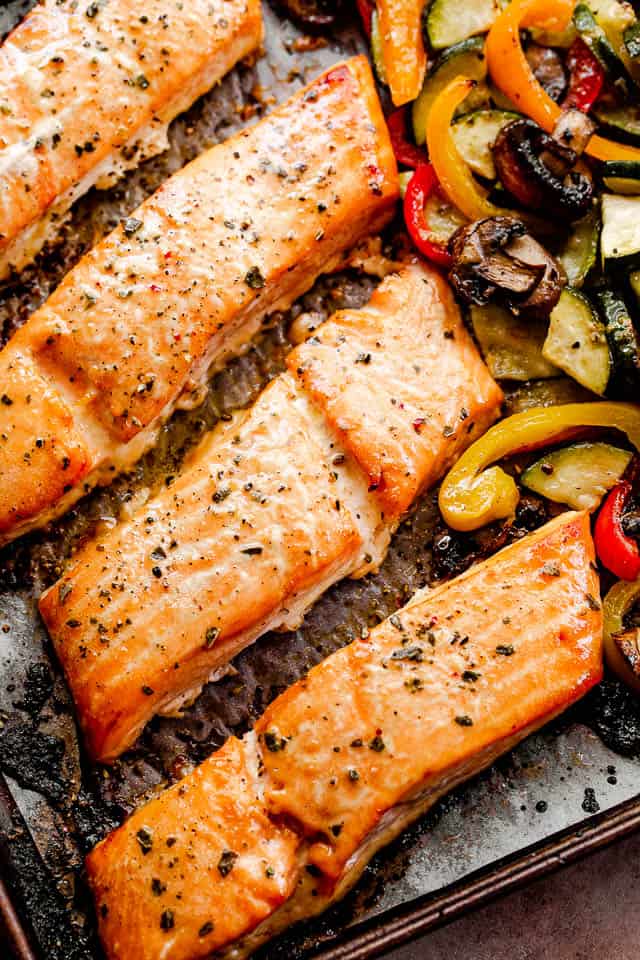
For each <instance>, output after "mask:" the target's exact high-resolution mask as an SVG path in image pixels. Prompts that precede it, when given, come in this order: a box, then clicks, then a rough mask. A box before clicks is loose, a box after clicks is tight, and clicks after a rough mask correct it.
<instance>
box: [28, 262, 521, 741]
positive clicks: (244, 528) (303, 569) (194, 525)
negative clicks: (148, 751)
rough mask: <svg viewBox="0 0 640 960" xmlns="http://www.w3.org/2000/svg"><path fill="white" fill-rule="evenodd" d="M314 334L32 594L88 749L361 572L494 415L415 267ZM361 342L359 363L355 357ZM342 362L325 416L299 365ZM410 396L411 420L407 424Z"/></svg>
mask: <svg viewBox="0 0 640 960" xmlns="http://www.w3.org/2000/svg"><path fill="white" fill-rule="evenodd" d="M393 330H396V331H397V335H394V333H393ZM405 331H406V332H405ZM408 331H411V336H410V335H409V333H408ZM315 339H317V341H318V343H317V344H316V345H315V346H313V347H309V349H312V350H313V365H312V367H311V368H309V367H308V359H307V358H308V351H307V346H308V345H303V346H301V347H299V348H297V349H296V350H294V351H292V354H291V355H290V361H291V362H290V364H289V366H290V370H289V371H288V372H286V373H283V374H282V375H281V376H280V377H278V378H277V379H276V380H275V381H273V382H272V383H271V384H270V385H269V386H268V387H267V389H266V390H265V391H264V392H263V394H262V395H261V396H260V398H259V399H258V400H257V402H256V403H255V404H254V405H253V407H251V408H250V409H249V410H248V411H246V412H244V413H242V414H241V415H240V416H238V417H237V418H236V419H235V420H234V421H232V422H231V423H228V424H222V425H219V426H218V428H216V429H215V430H214V431H212V432H211V434H209V436H207V437H206V438H205V439H204V440H203V441H202V443H201V444H200V445H199V446H198V447H197V448H196V450H195V453H194V454H193V456H192V457H191V460H190V462H189V463H188V464H186V465H185V467H184V469H183V471H182V473H181V474H180V476H179V478H178V479H177V480H176V481H175V482H174V483H173V484H172V485H171V486H170V487H169V488H168V489H165V490H162V492H161V493H159V494H158V495H157V496H156V497H155V498H154V499H153V500H151V501H150V502H149V503H147V504H146V505H145V506H144V508H143V509H142V510H140V512H139V513H138V514H136V515H135V516H134V517H133V518H132V519H131V520H130V521H128V522H127V523H124V524H121V525H119V526H117V527H116V528H114V529H113V530H112V531H110V533H108V534H107V536H106V537H105V538H103V539H102V540H100V541H98V542H95V543H90V544H88V545H87V546H86V547H84V548H83V549H82V550H81V551H80V552H79V554H77V556H76V558H75V560H74V564H73V567H72V568H71V569H70V570H69V572H68V573H67V574H66V575H65V576H64V577H63V578H62V579H61V580H60V581H59V582H58V583H57V584H54V586H53V587H51V588H50V589H49V590H48V591H47V592H46V593H45V594H44V595H43V596H42V598H41V601H40V610H41V613H42V616H43V617H44V620H45V623H46V625H47V627H48V630H49V633H50V635H51V637H52V640H53V642H54V645H55V648H56V652H57V654H58V656H59V658H60V660H61V663H62V665H63V667H64V670H65V673H66V676H67V680H68V682H69V685H70V688H71V691H72V693H73V696H74V699H75V703H76V708H77V714H78V717H79V720H80V723H81V726H82V728H83V730H84V734H85V737H86V740H87V743H88V747H89V750H90V752H91V753H92V754H93V756H95V757H96V758H99V759H101V760H109V759H113V758H114V757H115V756H117V755H118V754H119V753H120V752H122V750H124V749H126V748H127V747H128V746H130V745H131V744H132V742H133V741H134V739H135V737H136V736H137V735H138V733H139V732H140V730H141V729H142V727H143V726H144V724H145V723H146V722H147V721H148V720H149V719H150V718H151V716H153V715H154V713H157V712H167V711H172V710H175V709H176V707H177V706H178V705H179V704H180V702H181V701H183V700H184V699H185V697H189V696H190V697H193V696H194V695H195V694H196V693H197V692H199V690H200V688H201V687H202V684H203V683H205V682H206V681H207V679H209V678H211V677H213V676H215V675H216V672H217V671H219V670H220V668H222V667H224V666H225V665H226V664H227V663H228V662H229V660H230V659H231V658H232V657H233V656H234V655H235V654H236V653H237V652H238V651H239V650H240V649H242V648H243V647H244V646H246V645H247V644H248V643H251V642H252V641H253V640H255V639H256V638H257V637H258V636H260V635H261V634H262V633H264V632H266V631H267V630H269V629H274V628H288V629H292V628H295V627H296V626H298V625H299V623H300V621H301V619H302V617H303V615H304V613H305V611H306V609H307V608H308V607H309V606H310V604H312V603H313V602H314V601H315V599H316V598H317V597H318V596H319V595H320V594H321V593H322V592H323V591H324V590H326V589H327V587H328V586H329V585H330V584H331V583H333V582H335V581H336V580H339V579H341V578H342V577H344V576H348V575H354V574H360V575H361V574H362V573H364V572H367V571H369V570H372V569H375V568H376V567H377V566H378V565H379V564H380V562H381V561H382V558H383V556H384V552H385V550H386V547H387V545H388V542H389V538H390V536H391V533H392V531H393V530H394V529H395V526H396V525H397V523H398V521H399V519H400V515H401V512H402V509H404V508H405V507H407V506H408V505H409V504H410V503H411V500H412V499H413V497H414V496H415V495H416V494H417V493H418V492H420V491H421V490H422V489H424V488H425V486H426V485H427V484H431V483H433V482H434V481H435V480H436V479H437V478H438V476H440V475H441V474H442V473H443V472H444V471H445V470H446V468H447V466H448V465H449V463H450V461H451V460H452V458H454V457H455V456H456V455H457V454H458V453H459V452H460V451H461V450H462V449H464V447H465V446H466V445H467V444H468V443H469V442H470V440H471V439H472V438H473V437H475V434H476V433H480V432H482V431H483V430H484V429H485V428H486V427H487V426H488V425H489V424H490V423H491V422H493V420H494V419H495V417H496V416H497V413H498V410H499V405H500V402H501V399H502V394H501V392H500V390H499V388H498V387H497V386H496V384H495V383H494V381H493V380H492V378H491V376H490V375H489V373H488V371H487V370H486V368H485V366H484V364H483V362H482V360H481V359H480V357H479V355H478V353H477V351H476V350H475V347H474V346H473V344H472V342H471V340H470V338H469V335H468V334H467V332H466V331H465V328H464V326H463V324H462V321H461V318H460V313H459V311H458V308H457V306H456V305H455V303H454V301H453V299H452V297H451V296H450V294H449V292H448V288H447V287H446V284H445V283H444V281H443V280H442V278H441V277H440V276H439V275H438V274H437V273H436V272H435V271H434V270H432V269H430V268H429V267H427V266H426V265H421V264H417V263H416V264H413V265H410V266H407V267H406V268H405V269H404V270H403V271H402V272H401V273H399V274H395V275H391V276H389V277H388V278H387V279H386V280H385V281H383V283H382V284H381V285H380V286H379V287H378V289H377V290H376V292H375V293H374V294H373V296H372V298H371V301H370V303H369V305H368V306H367V307H365V308H363V309H361V310H347V311H343V312H341V313H338V314H337V315H335V316H334V318H333V319H330V320H328V321H327V323H326V324H325V325H324V326H323V327H322V328H321V329H320V330H319V331H318V333H317V337H316V338H315ZM363 344H365V345H368V347H370V349H371V354H372V356H371V362H367V363H364V362H360V361H358V360H357V353H358V350H359V349H360V347H361V346H362V345H363ZM321 345H323V346H322V349H320V347H321ZM354 357H356V360H355V361H354V359H353V358H354ZM343 364H347V365H348V366H349V369H356V370H363V371H365V372H366V376H364V377H361V376H360V375H359V374H358V375H357V380H354V383H355V386H354V388H353V389H349V386H348V378H347V377H346V376H345V378H344V383H345V384H346V385H347V387H346V389H344V390H343V393H342V399H341V408H340V409H341V411H342V413H341V414H339V415H336V416H335V417H334V416H333V414H332V413H331V412H329V414H327V412H326V405H325V404H324V403H316V402H315V400H316V397H315V395H313V394H312V396H311V397H310V396H309V394H308V392H307V391H306V390H305V383H306V380H307V377H312V373H310V370H312V371H313V372H315V373H317V375H318V378H320V379H323V382H324V383H331V382H332V378H333V377H334V375H335V376H336V377H337V378H338V381H339V377H340V370H341V366H342V365H343ZM354 376H355V375H354ZM314 382H315V381H314ZM330 389H331V388H330V387H329V388H328V390H329V392H330ZM336 389H337V390H338V389H339V387H338V385H337V384H336ZM445 391H447V392H448V394H449V399H448V400H447V402H446V403H444V404H443V394H444V393H445ZM323 396H324V395H323ZM398 398H402V400H401V402H402V403H406V405H407V409H406V410H404V411H403V412H402V413H401V414H396V412H395V411H396V407H395V406H394V404H395V403H396V401H397V399H398ZM412 404H413V405H417V407H418V408H419V410H420V412H421V416H422V417H423V419H424V420H425V422H429V424H430V427H429V430H428V432H426V433H425V434H423V433H421V432H416V431H415V430H414V429H413V427H411V425H410V424H411V421H412V418H414V416H415V411H414V409H413V406H412ZM463 407H464V408H465V416H464V417H462V416H460V415H459V412H460V410H461V409H462V408H463ZM367 409H368V410H370V411H372V417H371V418H370V419H369V418H368V417H366V416H364V414H363V411H366V410H367ZM454 413H455V416H454V415H453V414H454ZM449 420H451V427H450V429H449V428H447V429H446V430H445V429H444V424H445V423H448V421H449ZM336 424H337V425H338V428H339V429H336ZM473 427H475V430H474V429H472V428H473ZM342 428H344V429H342ZM345 431H346V433H347V441H346V442H345V441H343V436H342V434H343V433H344V432H345ZM412 444H413V448H412ZM368 446H371V447H372V449H373V452H372V453H371V456H372V457H374V458H377V459H378V460H379V461H380V462H382V463H383V464H384V470H385V471H388V474H389V476H392V477H394V478H395V477H398V478H399V479H398V482H397V485H398V486H399V487H400V488H402V490H403V491H404V493H403V497H402V505H400V501H399V500H398V499H397V498H396V499H395V500H393V504H392V506H393V509H389V510H387V504H388V503H389V496H390V495H389V490H388V488H387V486H385V485H384V484H382V485H380V484H379V485H374V484H371V482H370V471H369V470H368V469H365V470H363V469H362V466H361V460H362V457H365V456H366V449H367V447H368ZM361 452H362V456H361ZM367 464H368V462H367ZM367 464H366V465H367ZM385 475H386V474H385ZM390 488H393V489H395V487H393V486H392V485H391V484H390Z"/></svg>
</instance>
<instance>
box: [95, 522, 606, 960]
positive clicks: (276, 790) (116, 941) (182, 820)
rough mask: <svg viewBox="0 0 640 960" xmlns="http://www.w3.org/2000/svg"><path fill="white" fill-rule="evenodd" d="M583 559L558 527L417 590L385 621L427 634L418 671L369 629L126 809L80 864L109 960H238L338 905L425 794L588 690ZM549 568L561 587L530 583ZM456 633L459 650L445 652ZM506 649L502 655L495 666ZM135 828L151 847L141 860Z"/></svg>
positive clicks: (596, 673)
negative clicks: (508, 650) (466, 676)
mask: <svg viewBox="0 0 640 960" xmlns="http://www.w3.org/2000/svg"><path fill="white" fill-rule="evenodd" d="M593 558H594V553H593V543H592V540H591V534H590V529H589V517H588V514H586V513H564V514H562V515H561V516H559V517H557V518H556V519H555V520H552V521H551V522H550V523H548V524H547V525H546V526H544V527H542V528H540V529H539V530H538V531H536V533H533V534H530V535H529V536H527V537H525V538H524V539H522V540H519V541H517V542H515V543H514V544H512V545H511V546H509V547H506V548H505V549H504V550H502V551H500V552H499V553H497V554H495V555H494V556H493V557H491V558H490V559H489V560H487V561H485V562H483V563H480V564H478V565H476V566H475V567H472V568H471V569H470V570H468V571H467V572H466V573H464V574H462V576H460V577H458V578H457V579H455V580H452V581H450V582H449V583H446V584H444V585H443V586H440V587H437V588H436V589H434V590H423V591H421V592H420V593H418V594H417V595H416V596H415V597H414V598H413V599H412V600H411V601H410V603H409V604H407V606H405V607H404V608H403V609H402V610H400V611H399V612H398V617H399V618H400V620H401V622H402V624H403V627H404V629H405V631H406V636H407V643H408V644H412V645H413V644H415V645H421V644H422V643H423V637H424V628H425V627H426V629H427V630H428V631H430V632H433V633H434V635H435V643H434V645H433V646H431V645H429V646H428V647H425V651H424V653H425V655H424V658H423V659H422V660H420V661H398V662H396V661H393V659H392V651H393V650H394V649H395V648H396V646H397V643H398V631H397V628H396V627H395V626H393V625H392V624H391V623H390V622H389V620H386V621H384V622H383V623H382V624H380V625H379V626H378V627H376V628H375V629H373V630H372V631H371V633H370V634H369V636H368V637H366V638H362V639H359V640H355V641H354V642H353V643H351V644H350V645H349V646H347V647H344V648H343V649H342V650H339V651H338V652H337V653H335V654H333V655H332V656H330V657H328V658H327V659H326V660H325V661H323V662H322V663H321V664H319V665H318V666H317V667H315V668H314V669H313V670H311V672H310V673H309V674H308V676H307V677H305V678H304V679H303V680H301V681H300V682H298V683H296V684H294V685H293V686H292V687H290V688H289V689H288V690H287V691H285V693H283V694H281V695H280V696H279V697H278V698H277V699H276V700H275V701H274V702H273V703H272V704H271V706H270V707H269V708H268V709H267V711H266V713H265V714H264V715H263V717H262V718H261V719H260V720H259V721H258V724H257V726H256V729H255V731H253V732H251V733H249V734H248V735H247V736H245V738H244V739H243V740H237V739H236V738H234V737H232V738H230V739H229V740H228V741H227V742H226V743H225V744H224V746H223V747H222V748H221V749H220V750H219V751H218V752H217V753H214V754H213V755H212V756H211V757H210V758H209V759H208V760H205V762H204V763H202V764H201V765H200V766H199V767H197V768H196V770H195V771H194V772H193V773H190V774H189V775H188V776H186V777H185V778H184V779H183V780H181V781H180V782H178V783H177V784H175V785H174V786H173V787H171V788H170V789H168V790H165V791H164V793H161V794H160V795H159V796H158V797H156V798H155V799H153V800H151V801H150V802H149V803H147V804H146V805H144V806H142V807H141V808H140V809H139V810H137V811H136V812H135V813H134V814H133V815H132V816H131V817H130V819H129V820H128V821H127V822H125V824H124V825H123V826H122V827H120V828H119V829H118V830H116V831H114V832H113V833H112V834H111V835H110V836H108V837H107V838H106V840H104V841H103V842H102V843H100V844H98V846H97V847H96V848H95V849H94V850H93V852H92V853H91V854H90V855H89V857H88V859H87V873H88V878H89V882H90V884H91V887H92V889H93V893H94V896H95V901H96V906H97V913H98V918H99V926H100V934H101V938H102V943H103V945H104V949H105V953H106V956H107V957H108V960H129V958H130V957H132V956H136V957H138V958H139V960H168V958H171V960H196V958H204V957H209V956H215V957H216V958H219V960H232V958H233V960H241V958H242V957H246V956H248V955H249V954H251V953H252V952H253V951H254V950H255V949H256V948H257V947H258V946H259V945H260V944H262V943H264V942H265V941H266V940H268V939H270V938H271V937H273V936H274V935H276V934H277V933H279V932H280V931H281V930H283V929H284V928H285V927H287V926H289V925H290V924H291V923H294V922H296V921H298V920H302V919H304V918H306V917H309V916H311V915H313V914H317V913H319V912H321V911H322V910H324V909H326V908H327V907H328V906H329V905H330V904H331V903H332V902H334V901H335V900H337V899H339V898H340V897H342V896H344V895H345V893H346V892H347V891H348V890H349V889H350V887H351V886H352V885H353V884H354V883H355V881H356V880H357V879H358V877H359V876H360V874H361V873H362V870H363V869H364V867H365V866H366V864H367V863H368V861H369V860H370V859H371V857H373V855H374V854H375V853H376V851H377V850H379V849H380V847H382V846H383V845H384V844H386V843H388V842H390V841H391V840H392V839H393V838H394V837H396V836H397V835H398V834H399V833H400V832H401V831H402V830H403V829H404V828H405V827H406V826H407V825H408V824H410V823H411V822H413V821H414V820H415V819H416V818H417V817H419V816H420V815H421V814H422V813H424V812H425V811H426V810H427V809H428V808H429V807H431V806H432V805H433V804H434V803H435V801H436V800H437V799H438V798H439V797H440V796H442V795H443V794H444V793H446V792H448V791H449V790H451V789H452V788H453V787H454V786H456V785H457V784H458V783H460V782H461V781H463V780H466V779H468V778H469V777H470V776H472V775H474V774H475V773H477V772H478V771H479V770H481V769H483V768H484V767H487V766H489V765H490V764H491V763H493V761H494V760H495V759H496V758H497V757H498V756H500V755H501V754H503V753H505V752H506V751H508V750H510V749H511V748H512V747H513V746H515V744H516V743H518V742H519V741H520V740H522V739H523V738H524V737H525V736H527V735H528V734H529V733H531V732H532V731H534V730H536V729H537V728H538V727H540V726H542V725H543V724H544V723H546V722H548V721H549V720H551V719H552V718H553V717H555V716H557V715H558V714H559V713H561V712H562V711H563V710H565V709H566V708H567V707H569V706H570V705H571V704H572V703H574V702H575V701H576V700H578V699H579V698H580V697H581V696H583V695H584V694H585V693H586V692H587V691H588V690H589V689H590V688H591V687H592V686H593V685H594V684H596V683H598V681H599V680H600V679H601V677H602V613H601V611H600V610H596V609H595V608H594V606H592V605H590V604H588V603H586V602H585V597H586V596H587V595H590V596H594V597H597V596H598V576H597V574H596V572H595V570H594V569H593V566H592V562H593ZM549 559H552V560H553V562H555V563H557V564H558V567H559V570H560V574H559V576H558V577H545V576H544V574H542V572H541V567H542V566H543V564H544V563H545V561H547V560H549ZM497 599H498V600H499V603H500V607H501V609H502V610H505V611H508V613H509V615H510V617H511V623H510V624H505V623H504V622H502V621H501V620H500V618H497V617H496V615H495V606H496V602H497ZM453 631H456V632H457V633H458V634H459V636H460V637H465V636H466V637H467V638H468V642H467V643H466V644H465V645H463V646H461V645H460V644H459V643H456V644H451V643H450V642H449V641H450V638H451V634H452V632H453ZM513 633H515V634H516V635H517V636H518V638H519V639H518V647H517V650H516V651H515V652H514V654H513V656H511V657H503V656H499V655H497V654H496V647H498V646H503V645H505V644H506V643H507V642H508V640H509V639H510V637H511V635H512V634H513ZM469 669H474V670H475V669H477V672H478V674H479V677H478V679H477V682H476V683H474V684H473V685H470V684H468V683H465V682H464V681H463V680H462V675H463V673H464V671H465V670H469ZM461 721H462V722H461ZM269 738H272V740H273V739H275V740H276V741H277V742H278V743H279V744H281V747H280V748H279V749H278V750H276V751H273V750H270V749H269V746H268V744H269ZM381 743H383V744H384V749H381V747H380V744H381ZM365 744H368V745H369V749H366V748H365V746H364V745H365ZM374 744H375V746H372V745H374ZM587 801H588V798H587V800H585V804H586V803H587ZM141 827H143V828H144V829H146V830H150V831H152V832H153V837H154V843H153V849H152V850H150V851H149V852H148V853H144V852H143V851H141V850H140V846H139V843H138V840H137V839H136V836H137V832H138V831H139V830H140V828H141ZM168 837H171V838H173V839H174V845H173V846H172V847H171V848H170V849H169V848H168V847H167V838H168ZM226 851H233V852H234V853H235V857H234V859H233V869H232V870H231V871H230V872H228V873H224V874H223V873H221V872H220V871H219V870H217V869H216V864H217V863H219V862H220V860H221V859H222V858H224V857H225V853H226ZM154 878H158V879H159V880H160V881H161V884H162V889H161V891H160V892H158V887H157V886H154ZM165 911H171V915H172V917H173V924H172V925H171V927H170V928H167V926H166V924H165V923H163V916H164V913H165Z"/></svg>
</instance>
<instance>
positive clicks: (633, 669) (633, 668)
mask: <svg viewBox="0 0 640 960" xmlns="http://www.w3.org/2000/svg"><path fill="white" fill-rule="evenodd" d="M611 641H612V643H613V644H614V646H615V649H616V651H617V653H618V654H619V657H620V666H621V669H622V671H623V672H622V673H621V674H620V675H621V676H622V677H623V679H624V680H625V682H626V683H628V684H629V685H630V686H632V687H634V688H635V689H636V690H638V691H640V631H639V630H638V628H637V627H635V628H633V629H631V630H627V631H625V633H618V634H616V636H614V637H612V638H611ZM617 672H618V671H617Z"/></svg>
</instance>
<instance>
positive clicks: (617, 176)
mask: <svg viewBox="0 0 640 960" xmlns="http://www.w3.org/2000/svg"><path fill="white" fill-rule="evenodd" d="M600 176H601V177H602V182H603V183H604V185H605V187H606V189H607V190H610V191H611V192H612V193H621V194H624V195H628V196H635V195H637V194H640V163H635V162H634V161H633V160H612V161H609V162H607V163H603V164H602V166H601V167H600Z"/></svg>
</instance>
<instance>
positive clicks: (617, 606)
mask: <svg viewBox="0 0 640 960" xmlns="http://www.w3.org/2000/svg"><path fill="white" fill-rule="evenodd" d="M638 599H640V580H633V581H631V582H629V581H626V580H620V581H619V582H618V583H615V584H614V585H613V586H612V587H611V590H609V593H608V594H607V595H606V597H605V598H604V601H603V603H602V612H603V614H604V656H605V660H606V661H607V666H608V667H609V668H610V669H611V670H613V672H614V673H615V674H616V675H617V676H618V677H619V678H620V679H621V680H622V682H623V683H626V684H627V686H629V687H631V688H632V689H633V690H635V691H636V693H640V636H639V634H638V628H637V627H631V628H629V629H627V627H626V626H625V617H626V616H627V614H628V613H630V611H631V609H632V608H633V607H634V606H635V604H636V603H637V602H638Z"/></svg>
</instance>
